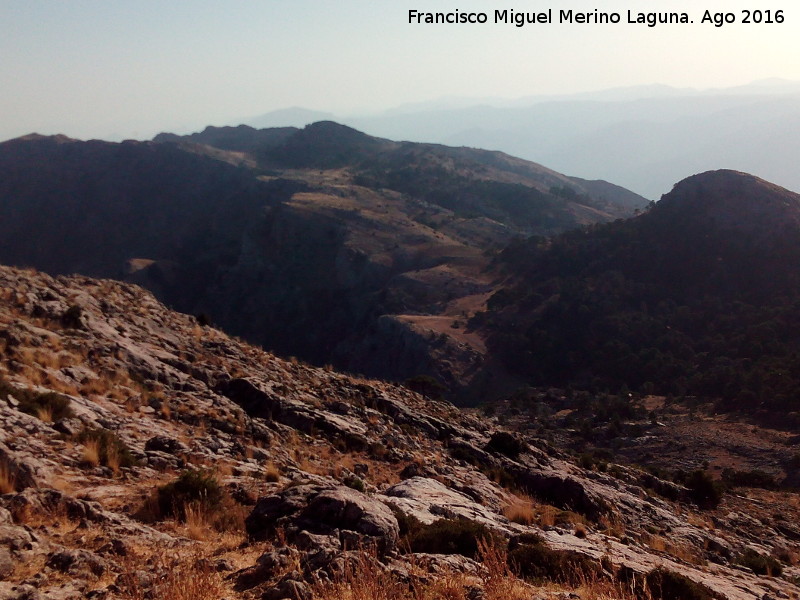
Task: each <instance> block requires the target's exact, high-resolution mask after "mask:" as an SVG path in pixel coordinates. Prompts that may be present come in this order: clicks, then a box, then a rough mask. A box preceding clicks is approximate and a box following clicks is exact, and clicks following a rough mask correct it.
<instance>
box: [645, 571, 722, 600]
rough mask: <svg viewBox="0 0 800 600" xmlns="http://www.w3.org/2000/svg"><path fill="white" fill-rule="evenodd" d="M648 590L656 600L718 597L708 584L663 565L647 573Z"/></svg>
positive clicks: (705, 599)
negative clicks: (665, 567) (669, 569)
mask: <svg viewBox="0 0 800 600" xmlns="http://www.w3.org/2000/svg"><path fill="white" fill-rule="evenodd" d="M647 590H648V591H649V596H650V597H652V598H653V599H654V600H714V599H716V598H717V597H718V596H717V595H716V594H715V593H714V592H712V591H711V590H710V589H708V588H707V587H706V586H704V585H702V584H700V583H697V582H695V581H692V580H691V579H689V578H688V577H686V576H684V575H681V574H679V573H675V572H673V571H668V570H667V569H664V568H661V567H659V568H657V569H653V570H652V571H650V572H649V573H648V574H647Z"/></svg>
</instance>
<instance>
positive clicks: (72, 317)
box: [61, 304, 83, 329]
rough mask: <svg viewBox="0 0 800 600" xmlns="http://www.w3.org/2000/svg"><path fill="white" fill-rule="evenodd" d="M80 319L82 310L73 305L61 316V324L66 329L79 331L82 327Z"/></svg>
mask: <svg viewBox="0 0 800 600" xmlns="http://www.w3.org/2000/svg"><path fill="white" fill-rule="evenodd" d="M82 317H83V309H82V308H81V307H80V306H78V305H77V304H73V305H72V306H70V307H69V308H68V309H67V310H66V311H64V314H63V315H61V324H62V325H63V326H64V327H66V328H67V329H80V328H81V327H83V323H82V322H81V318H82Z"/></svg>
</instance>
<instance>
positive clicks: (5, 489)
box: [0, 460, 17, 494]
mask: <svg viewBox="0 0 800 600" xmlns="http://www.w3.org/2000/svg"><path fill="white" fill-rule="evenodd" d="M15 491H17V477H16V475H15V473H14V470H13V469H12V468H11V466H10V465H9V464H8V463H7V462H6V461H4V460H3V461H0V494H10V493H12V492H15Z"/></svg>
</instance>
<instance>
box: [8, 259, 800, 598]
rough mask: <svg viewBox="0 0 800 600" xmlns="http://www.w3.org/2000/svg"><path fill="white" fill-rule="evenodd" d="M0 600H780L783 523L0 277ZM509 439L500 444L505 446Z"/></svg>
mask: <svg viewBox="0 0 800 600" xmlns="http://www.w3.org/2000/svg"><path fill="white" fill-rule="evenodd" d="M0 350H2V362H1V363H0V375H2V377H1V378H0V420H2V428H0V492H2V495H0V539H2V544H0V597H2V598H9V599H11V598H14V599H23V598H40V599H54V600H55V599H61V600H67V599H70V598H124V599H140V598H176V599H179V600H180V599H183V598H189V597H192V598H193V599H195V600H204V599H206V598H208V599H211V598H215V599H221V598H228V599H233V598H264V599H275V600H279V599H284V598H286V599H292V600H295V599H298V598H301V599H304V600H306V599H311V598H320V599H323V600H332V599H333V598H353V599H358V598H378V599H381V598H385V599H387V600H388V599H398V600H399V599H400V598H427V599H431V600H433V599H441V600H446V599H464V600H467V599H469V600H476V599H479V598H484V599H486V600H500V598H512V599H520V600H521V599H535V598H541V599H545V598H567V597H570V598H573V597H579V598H583V599H586V600H591V599H593V598H594V599H600V598H624V599H633V598H663V599H667V598H669V599H673V598H688V599H691V598H730V599H737V600H739V599H741V600H749V599H759V600H761V599H769V598H793V597H798V595H800V588H798V587H797V586H796V584H795V582H796V581H797V577H799V576H800V570H798V569H797V568H796V567H795V566H794V564H795V563H796V562H797V559H798V556H800V545H799V544H800V530H798V528H797V526H796V522H797V520H798V518H800V506H799V505H798V504H797V502H796V499H795V497H794V496H793V495H792V494H789V493H786V492H767V491H764V490H756V489H753V490H750V489H739V490H738V491H737V492H736V493H729V494H726V495H725V496H722V497H721V498H720V497H719V495H718V494H716V492H715V489H716V488H715V487H714V486H713V485H712V484H711V482H710V480H707V479H705V478H704V477H703V476H702V473H700V474H697V475H694V476H693V477H690V478H689V479H687V481H686V483H685V485H679V484H676V483H673V482H668V481H665V480H662V479H659V478H658V477H656V476H655V475H652V474H650V473H646V472H644V471H641V470H639V469H636V468H632V467H627V466H623V465H606V466H605V467H604V468H603V469H599V468H589V467H588V466H587V465H584V466H578V465H577V464H575V463H574V462H573V460H572V459H571V458H570V456H569V455H568V454H567V453H565V452H564V451H562V450H560V449H559V448H558V447H555V446H553V445H551V444H550V443H548V442H547V441H546V440H545V439H543V438H542V437H541V436H538V435H537V433H536V431H537V430H536V428H535V422H529V423H527V424H525V423H522V422H520V421H519V420H517V421H514V423H513V426H512V423H511V422H509V421H506V420H505V418H504V417H503V415H500V416H495V417H489V416H486V415H484V414H483V413H479V412H462V411H459V410H457V409H456V408H454V407H453V406H452V405H450V404H447V403H444V402H440V401H433V400H430V399H427V398H425V397H423V396H420V395H418V394H417V393H414V392H412V391H410V390H408V389H406V388H403V387H398V386H395V385H391V384H387V383H382V382H379V381H372V380H367V379H363V378H359V377H355V376H348V375H342V374H339V373H336V372H334V371H333V370H332V369H329V368H314V367H310V366H307V365H305V364H302V363H300V362H298V361H296V360H290V361H286V360H283V359H279V358H277V357H275V356H273V355H271V354H268V353H266V352H264V351H262V350H260V349H259V348H257V347H254V346H251V345H248V344H246V343H244V342H242V341H240V340H237V339H235V338H232V337H229V336H227V335H225V334H223V333H221V332H220V331H218V330H216V329H214V328H211V327H209V326H206V325H202V324H200V323H199V322H198V320H197V319H196V318H194V317H191V316H188V315H184V314H180V313H176V312H172V311H170V310H168V309H166V308H165V307H164V306H163V305H162V304H160V303H159V302H158V301H156V300H155V299H154V297H153V296H152V295H151V294H150V293H149V292H146V291H144V290H143V289H141V288H139V287H136V286H134V285H131V284H123V283H118V282H113V281H109V280H94V279H89V278H86V277H79V276H72V277H66V276H59V277H56V278H53V277H50V276H48V275H44V274H40V273H37V272H34V271H31V270H19V269H14V268H8V267H3V268H0ZM504 423H507V424H508V425H507V426H506V425H504Z"/></svg>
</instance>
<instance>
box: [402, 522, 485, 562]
mask: <svg viewBox="0 0 800 600" xmlns="http://www.w3.org/2000/svg"><path fill="white" fill-rule="evenodd" d="M494 538H495V535H494V534H493V533H492V532H491V531H490V530H489V529H487V528H486V527H485V526H483V525H481V524H480V523H476V522H475V521H470V520H469V519H465V518H458V519H439V520H438V521H434V522H433V523H431V524H430V525H421V526H419V527H416V528H415V530H414V531H411V532H410V533H409V534H408V535H407V537H406V539H407V542H408V546H409V547H410V549H411V551H412V552H426V553H429V554H461V555H462V556H466V557H468V558H475V557H476V556H477V555H478V542H479V541H480V540H493V539H494Z"/></svg>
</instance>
